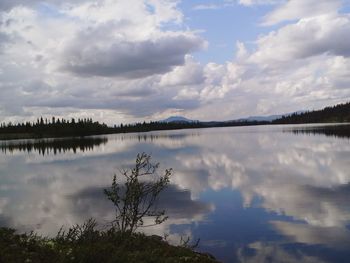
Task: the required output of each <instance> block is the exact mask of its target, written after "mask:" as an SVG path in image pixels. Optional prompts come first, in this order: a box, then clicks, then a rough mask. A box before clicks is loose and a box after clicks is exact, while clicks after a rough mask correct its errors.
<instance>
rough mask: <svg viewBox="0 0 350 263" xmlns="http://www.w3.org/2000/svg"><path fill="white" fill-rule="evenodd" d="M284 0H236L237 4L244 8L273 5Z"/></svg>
mask: <svg viewBox="0 0 350 263" xmlns="http://www.w3.org/2000/svg"><path fill="white" fill-rule="evenodd" d="M283 1H284V0H238V3H239V4H241V5H245V6H253V5H274V4H278V3H282V2H283Z"/></svg>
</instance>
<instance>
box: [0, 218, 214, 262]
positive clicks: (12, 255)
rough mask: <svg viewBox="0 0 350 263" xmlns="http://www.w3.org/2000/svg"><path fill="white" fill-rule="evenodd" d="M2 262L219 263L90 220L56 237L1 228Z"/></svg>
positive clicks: (187, 249) (0, 260) (155, 237)
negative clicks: (124, 233)
mask: <svg viewBox="0 0 350 263" xmlns="http://www.w3.org/2000/svg"><path fill="white" fill-rule="evenodd" d="M0 262H6V263H12V262H13V263H17V262H18V263H23V262H35V263H41V262H43V263H47V262H51V263H56V262H57V263H63V262H81V263H90V262H91V263H96V262H106V263H107V262H113V263H118V262H121V263H128V262H135V263H136V262H164V263H166V262H169V263H173V262H174V263H175V262H198V263H199V262H203V263H206V262H217V261H216V260H215V259H213V257H211V256H209V255H205V254H199V253H196V252H194V251H193V250H192V249H191V248H188V247H185V246H172V245H169V244H168V243H167V242H166V241H163V240H162V239H161V237H158V236H146V235H144V234H140V233H133V234H130V235H128V236H127V237H125V235H123V234H122V233H121V232H119V231H116V230H115V229H113V228H111V229H109V230H107V231H102V230H97V229H96V223H95V222H94V221H93V220H89V221H88V222H86V223H85V224H84V225H82V226H79V225H77V226H73V227H72V228H70V229H69V230H68V231H67V232H64V231H61V232H60V233H58V234H57V236H56V237H54V238H44V237H40V236H37V235H35V234H33V233H30V234H16V232H15V230H13V229H8V228H0Z"/></svg>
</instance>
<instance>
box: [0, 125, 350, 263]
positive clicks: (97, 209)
mask: <svg viewBox="0 0 350 263" xmlns="http://www.w3.org/2000/svg"><path fill="white" fill-rule="evenodd" d="M329 127H333V126H329ZM329 127H328V128H329ZM343 127H346V126H343ZM328 128H327V129H325V128H324V127H321V126H260V127H237V128H215V129H200V130H180V131H161V132H150V133H142V134H123V135H110V136H104V137H93V138H90V139H78V140H64V139H60V140H39V141H35V140H23V141H12V142H0V226H11V227H15V228H17V229H20V230H24V231H27V230H36V231H37V232H39V233H42V234H45V235H52V234H54V233H56V232H57V231H58V229H59V228H60V227H61V226H62V225H65V226H68V225H72V224H75V223H81V222H83V221H84V220H86V219H88V218H90V217H94V218H96V219H97V220H98V221H99V222H100V223H101V224H105V223H107V222H109V221H111V220H112V219H113V207H111V205H110V203H109V201H107V200H106V199H105V197H104V195H103V189H104V188H106V187H108V186H109V185H110V183H111V180H112V176H113V174H115V173H118V170H119V169H121V168H126V167H130V166H132V164H133V162H134V159H135V156H136V154H137V153H140V152H146V153H150V154H152V157H153V160H155V161H157V162H160V164H161V166H160V170H162V169H165V168H169V167H172V168H173V169H174V175H173V177H172V181H171V185H170V187H169V188H168V189H167V191H166V192H164V193H163V194H162V196H161V200H160V204H159V205H160V206H161V207H164V208H166V209H167V212H168V215H169V220H168V221H166V223H164V224H162V225H160V226H157V227H156V228H153V229H147V232H149V233H154V234H158V235H162V236H163V234H167V235H168V240H170V241H171V242H174V243H176V242H179V240H180V237H181V236H190V237H192V238H193V239H196V238H200V239H201V241H200V244H199V248H198V249H199V250H202V251H207V252H210V253H212V254H213V255H215V256H216V257H217V258H218V259H220V260H222V261H224V262H350V227H349V226H350V183H349V182H350V139H349V138H350V137H349V136H348V134H349V133H346V132H339V130H341V131H343V128H341V129H338V128H337V129H333V128H334V127H333V128H332V129H331V131H329V129H328ZM347 129H348V130H349V126H347Z"/></svg>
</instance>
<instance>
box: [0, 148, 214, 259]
mask: <svg viewBox="0 0 350 263" xmlns="http://www.w3.org/2000/svg"><path fill="white" fill-rule="evenodd" d="M150 160H151V156H150V155H147V154H145V153H142V154H138V155H137V158H136V163H135V168H133V169H131V170H124V171H122V172H121V175H122V177H121V178H119V177H118V179H125V180H126V182H125V183H121V182H119V181H118V180H117V176H114V178H113V182H112V186H111V187H110V188H109V189H105V194H106V196H107V198H108V199H109V200H111V201H112V202H113V204H114V206H115V208H116V217H115V220H114V221H113V222H111V226H110V227H109V228H108V229H107V230H104V229H101V228H100V229H99V228H98V225H97V223H96V221H94V220H93V219H89V220H88V221H87V222H86V223H84V224H83V225H75V226H73V227H71V228H69V229H68V230H67V231H65V230H64V229H63V228H62V229H61V230H60V231H59V232H58V233H57V235H56V236H55V237H51V238H49V237H41V236H38V235H36V234H35V233H33V232H32V233H29V234H28V233H25V234H18V233H16V231H15V230H14V229H9V228H0V262H6V263H12V262H14V263H17V262H18V263H22V262H38V263H41V262H45V263H46V262H52V263H56V262H57V263H65V262H81V263H90V262H91V263H95V262H111V263H112V262H113V263H118V262H121V263H127V262H135V263H136V262H162V263H163V262H164V263H167V262H169V263H176V262H198V263H200V262H201V263H202V262H203V263H206V262H208V263H209V262H217V261H216V260H215V258H214V257H213V256H211V255H209V254H200V253H197V252H194V251H193V248H194V246H189V245H188V243H189V239H187V240H183V242H182V244H180V245H179V246H173V245H170V244H168V243H167V242H166V241H165V240H163V238H162V237H160V236H146V235H144V234H142V233H137V232H136V230H137V229H138V228H139V227H145V226H146V225H144V220H145V219H146V218H148V219H154V225H157V224H161V223H162V222H164V221H165V220H166V219H167V217H166V215H165V211H163V210H157V206H156V203H157V200H158V196H159V193H160V192H161V191H162V190H163V189H164V188H165V187H166V186H167V185H168V183H169V178H170V175H171V169H167V170H165V172H164V175H162V176H157V169H158V167H159V164H158V163H156V164H153V163H151V161H150ZM154 176H157V177H156V178H152V177H154ZM145 177H150V178H145ZM143 179H144V180H143ZM196 245H198V242H197V244H195V246H196Z"/></svg>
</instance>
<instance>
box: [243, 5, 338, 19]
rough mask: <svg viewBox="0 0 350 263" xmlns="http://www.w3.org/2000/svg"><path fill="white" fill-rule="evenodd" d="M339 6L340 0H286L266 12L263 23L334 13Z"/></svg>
mask: <svg viewBox="0 0 350 263" xmlns="http://www.w3.org/2000/svg"><path fill="white" fill-rule="evenodd" d="M248 1H249V0H248ZM249 2H250V1H249ZM340 6H341V0H331V1H330V0H303V1H300V0H288V1H286V2H285V3H284V4H282V5H281V6H279V7H277V8H276V9H275V10H274V11H272V12H271V13H270V14H268V15H267V16H266V17H265V18H264V22H263V24H264V25H274V24H277V23H280V22H283V21H286V20H287V21H288V20H296V19H301V18H307V17H313V16H318V15H323V14H328V13H331V12H333V13H336V12H337V11H338V9H339V8H340Z"/></svg>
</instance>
